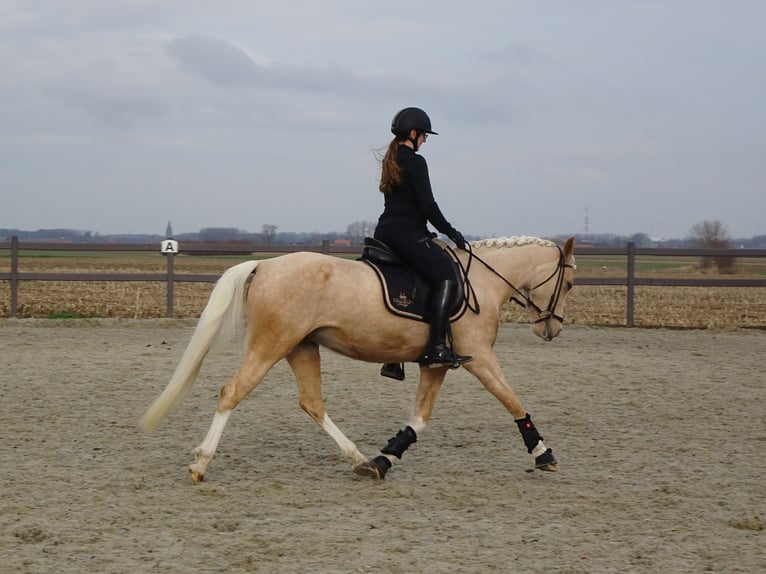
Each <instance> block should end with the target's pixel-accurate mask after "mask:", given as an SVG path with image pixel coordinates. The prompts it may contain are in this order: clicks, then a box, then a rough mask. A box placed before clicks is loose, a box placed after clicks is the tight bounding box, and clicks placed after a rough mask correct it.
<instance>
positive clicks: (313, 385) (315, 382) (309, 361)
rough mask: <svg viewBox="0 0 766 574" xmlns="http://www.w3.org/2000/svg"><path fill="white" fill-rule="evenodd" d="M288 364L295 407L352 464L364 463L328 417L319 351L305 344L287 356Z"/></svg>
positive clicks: (312, 344) (361, 457)
mask: <svg viewBox="0 0 766 574" xmlns="http://www.w3.org/2000/svg"><path fill="white" fill-rule="evenodd" d="M287 362H288V363H290V367H291V368H292V370H293V373H295V378H296V380H297V381H298V404H299V406H300V407H301V409H303V410H304V411H305V412H306V413H307V414H308V415H309V416H310V417H311V418H312V419H314V420H315V421H316V422H317V424H319V426H321V427H322V428H323V429H324V430H325V432H326V433H327V434H329V435H330V436H331V437H332V438H333V439H334V440H335V442H336V443H338V446H339V447H340V449H341V451H342V452H343V454H344V455H346V456H347V457H348V458H350V459H351V461H352V462H353V463H354V464H359V463H361V462H362V461H364V460H366V459H365V456H364V455H363V454H362V453H361V452H360V451H359V449H358V448H357V447H356V445H355V444H354V443H353V442H351V441H350V440H349V439H348V437H347V436H346V435H345V434H343V432H342V431H341V430H340V429H339V428H338V427H337V426H335V423H334V422H332V419H330V416H329V415H328V414H327V409H326V408H325V404H324V399H323V398H322V378H321V371H320V355H319V348H318V346H317V345H316V344H314V343H312V342H310V341H304V342H302V343H301V344H300V345H298V346H297V347H295V349H293V351H292V352H291V353H290V354H289V355H287Z"/></svg>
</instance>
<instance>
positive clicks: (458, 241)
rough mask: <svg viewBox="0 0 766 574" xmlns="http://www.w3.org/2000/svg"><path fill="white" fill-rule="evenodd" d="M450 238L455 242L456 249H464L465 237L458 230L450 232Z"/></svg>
mask: <svg viewBox="0 0 766 574" xmlns="http://www.w3.org/2000/svg"><path fill="white" fill-rule="evenodd" d="M450 239H451V240H452V241H453V242H454V243H455V246H456V247H457V248H458V249H462V250H463V251H465V238H464V237H463V234H462V233H460V232H459V231H455V233H453V234H452V237H450Z"/></svg>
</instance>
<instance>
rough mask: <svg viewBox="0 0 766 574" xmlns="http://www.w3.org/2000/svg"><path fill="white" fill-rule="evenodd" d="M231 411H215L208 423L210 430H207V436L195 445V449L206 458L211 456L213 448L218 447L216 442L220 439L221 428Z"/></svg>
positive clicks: (213, 452) (213, 451)
mask: <svg viewBox="0 0 766 574" xmlns="http://www.w3.org/2000/svg"><path fill="white" fill-rule="evenodd" d="M230 415H231V411H224V412H222V413H219V412H216V413H215V415H213V422H212V423H211V425H210V430H208V431H207V436H206V437H205V440H203V441H202V444H201V445H199V446H198V447H197V450H198V451H199V452H201V453H202V454H203V455H204V456H206V457H208V458H213V455H214V454H215V449H216V448H218V442H219V441H220V440H221V435H222V434H223V429H224V427H225V426H226V421H228V420H229V416H230Z"/></svg>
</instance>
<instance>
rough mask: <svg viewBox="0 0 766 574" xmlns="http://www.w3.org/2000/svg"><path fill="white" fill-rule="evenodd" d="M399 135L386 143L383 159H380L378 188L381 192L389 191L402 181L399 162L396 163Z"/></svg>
mask: <svg viewBox="0 0 766 574" xmlns="http://www.w3.org/2000/svg"><path fill="white" fill-rule="evenodd" d="M399 141H400V140H399V137H398V136H397V137H395V138H394V139H392V140H391V143H389V144H388V149H387V150H386V154H385V155H384V156H383V159H381V160H380V164H381V169H380V185H379V186H378V189H380V192H381V193H391V191H392V190H393V189H394V188H396V187H397V186H399V185H400V184H401V183H402V173H401V171H399V164H398V163H396V154H397V153H398V151H399Z"/></svg>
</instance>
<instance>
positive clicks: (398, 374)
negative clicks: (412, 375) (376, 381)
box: [380, 363, 404, 381]
mask: <svg viewBox="0 0 766 574" xmlns="http://www.w3.org/2000/svg"><path fill="white" fill-rule="evenodd" d="M380 374H381V375H382V376H384V377H388V378H389V379H396V380H397V381H403V380H404V363H385V364H384V365H383V366H382V367H381V368H380Z"/></svg>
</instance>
